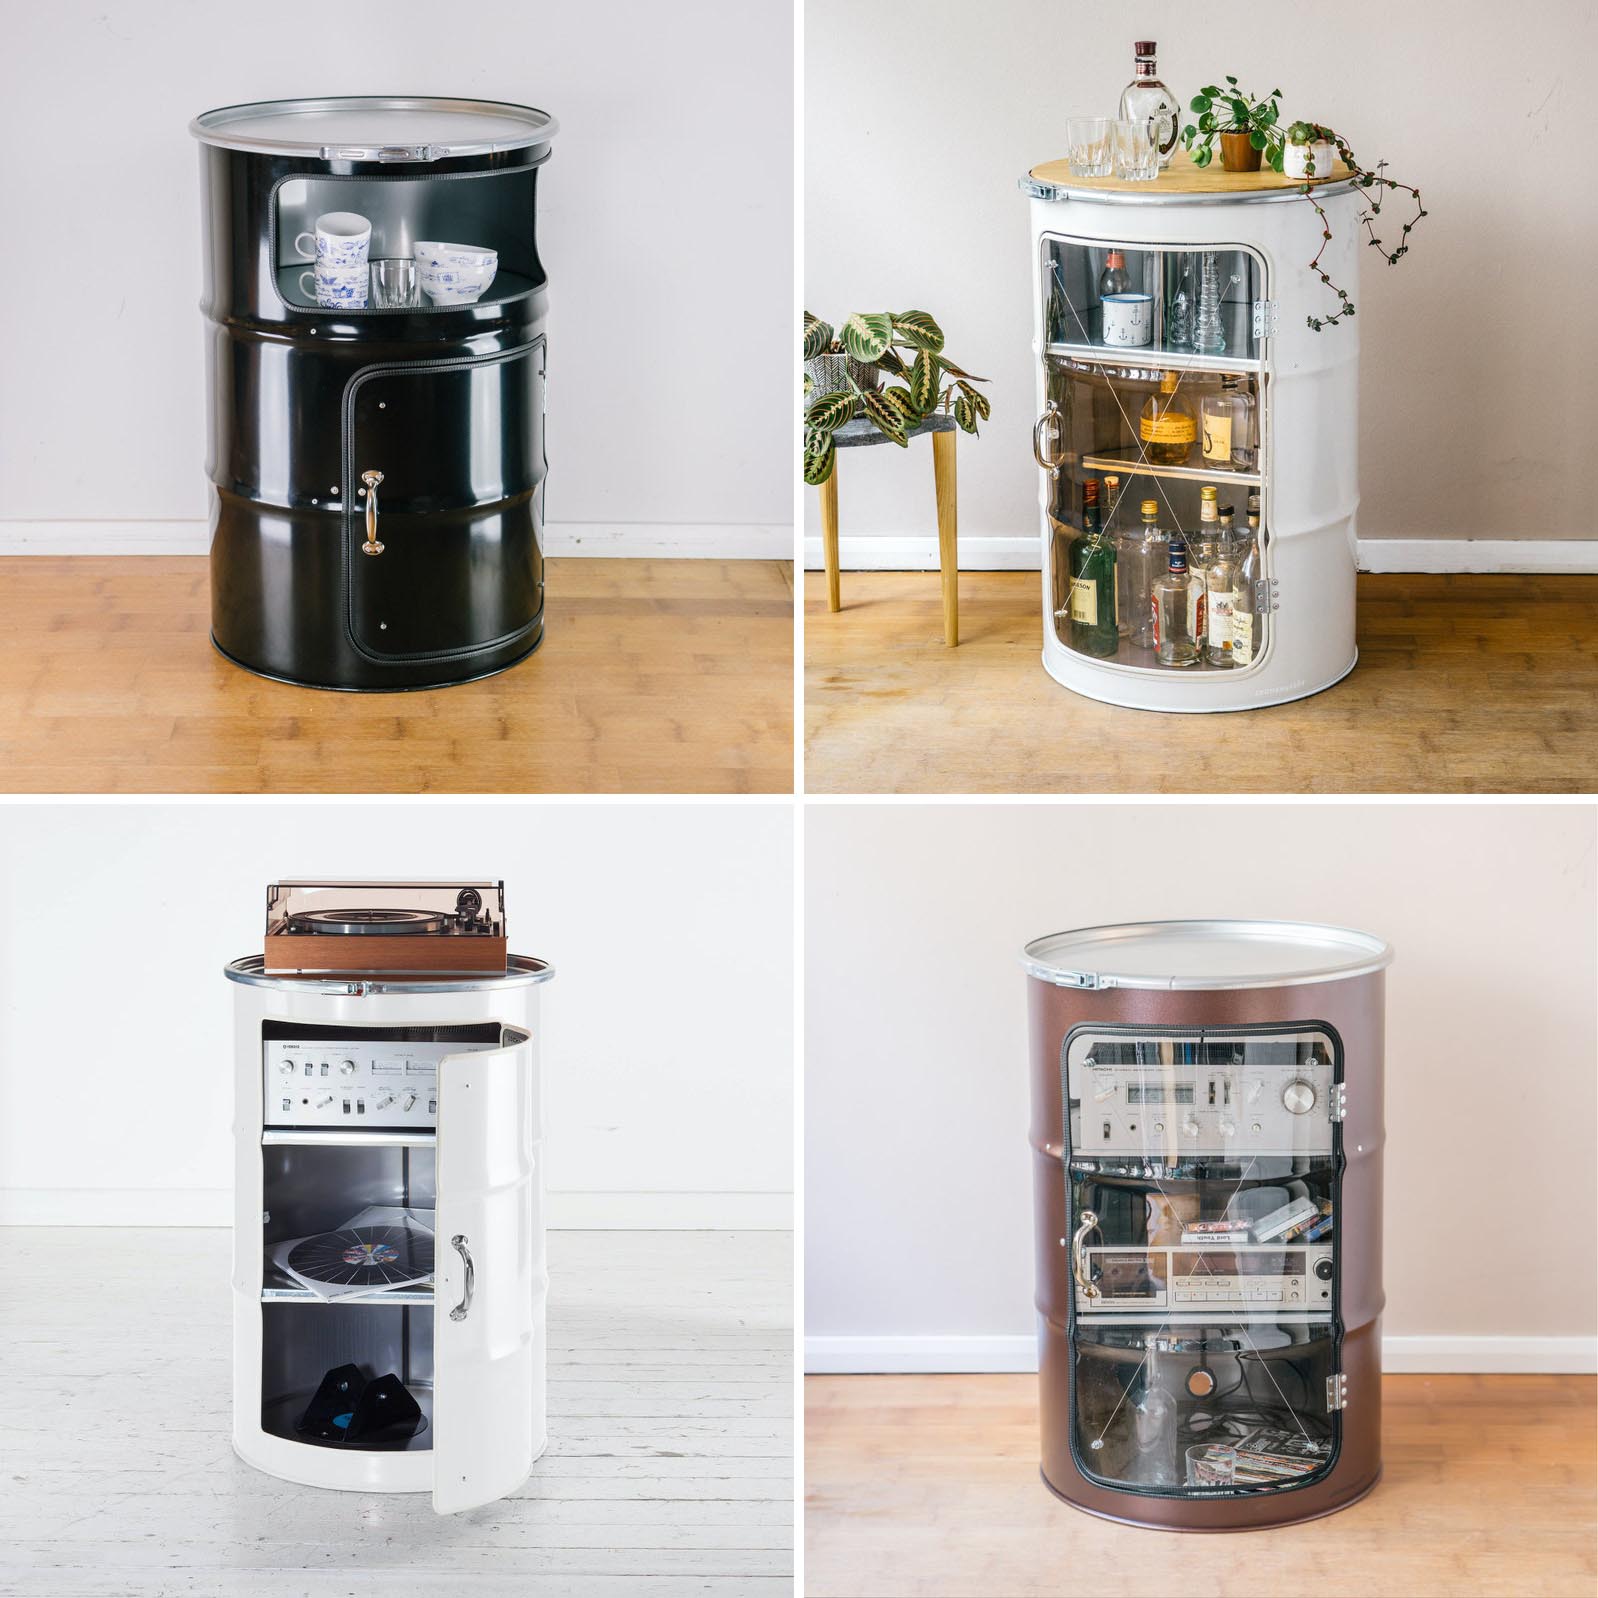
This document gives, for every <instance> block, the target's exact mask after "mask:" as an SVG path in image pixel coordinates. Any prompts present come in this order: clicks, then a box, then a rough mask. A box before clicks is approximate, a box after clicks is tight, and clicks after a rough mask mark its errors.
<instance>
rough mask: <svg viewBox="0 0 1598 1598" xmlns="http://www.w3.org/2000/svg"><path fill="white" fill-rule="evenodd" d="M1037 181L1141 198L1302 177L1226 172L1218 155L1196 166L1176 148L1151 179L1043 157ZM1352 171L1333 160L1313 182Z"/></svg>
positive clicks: (1298, 184) (1282, 185)
mask: <svg viewBox="0 0 1598 1598" xmlns="http://www.w3.org/2000/svg"><path fill="white" fill-rule="evenodd" d="M1031 175H1032V176H1033V177H1034V178H1035V179H1036V180H1037V181H1038V182H1039V183H1055V184H1058V185H1059V186H1060V187H1061V188H1062V189H1079V190H1081V191H1083V192H1084V193H1099V194H1106V195H1109V194H1125V195H1128V196H1132V197H1135V198H1137V199H1143V200H1157V199H1161V198H1163V197H1164V196H1166V195H1171V196H1176V195H1237V196H1238V197H1239V198H1248V197H1250V196H1253V195H1265V194H1270V195H1274V194H1279V193H1281V192H1282V191H1283V190H1284V189H1286V190H1291V189H1301V188H1303V186H1304V183H1305V179H1303V178H1289V177H1284V176H1283V175H1282V174H1281V173H1280V172H1273V171H1272V170H1271V169H1270V168H1269V167H1261V169H1260V170H1259V171H1258V172H1228V171H1227V170H1226V169H1225V168H1224V167H1223V166H1222V165H1221V160H1220V155H1219V153H1217V155H1216V158H1215V160H1214V161H1213V162H1211V164H1210V165H1209V166H1195V165H1194V164H1193V157H1192V156H1190V155H1189V154H1188V153H1187V151H1186V150H1184V149H1181V148H1180V147H1178V149H1177V150H1176V151H1175V153H1174V154H1173V155H1172V156H1171V164H1170V165H1169V166H1168V167H1166V168H1165V170H1164V171H1163V172H1161V173H1160V175H1159V176H1158V177H1157V178H1155V179H1154V180H1153V181H1152V182H1137V181H1136V180H1134V179H1132V178H1118V177H1107V178H1079V177H1077V176H1075V175H1074V174H1073V173H1072V171H1071V165H1070V163H1069V162H1068V161H1045V162H1044V163H1043V165H1042V166H1035V167H1033V168H1032V174H1031ZM1352 176H1353V174H1352V173H1351V172H1350V171H1349V169H1348V168H1347V167H1346V166H1345V165H1344V164H1343V163H1342V162H1341V161H1337V162H1334V163H1333V166H1332V170H1331V171H1330V172H1328V173H1327V174H1326V176H1325V177H1324V178H1316V179H1314V182H1315V183H1317V184H1321V183H1341V182H1344V181H1345V180H1346V179H1348V178H1350V177H1352Z"/></svg>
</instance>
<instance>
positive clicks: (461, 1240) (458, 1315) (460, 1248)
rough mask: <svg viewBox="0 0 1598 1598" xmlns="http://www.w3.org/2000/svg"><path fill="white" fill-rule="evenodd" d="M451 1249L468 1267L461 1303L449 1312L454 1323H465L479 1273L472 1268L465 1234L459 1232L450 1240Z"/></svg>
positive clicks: (470, 1254) (470, 1252)
mask: <svg viewBox="0 0 1598 1598" xmlns="http://www.w3.org/2000/svg"><path fill="white" fill-rule="evenodd" d="M449 1241H450V1247H451V1248H453V1249H454V1250H455V1251H456V1253H458V1254H459V1255H460V1257H461V1259H462V1260H463V1261H464V1263H465V1265H466V1291H465V1292H464V1293H463V1294H462V1295H461V1301H460V1303H458V1304H457V1305H456V1306H455V1308H454V1309H452V1310H451V1311H450V1312H449V1318H450V1319H451V1320H452V1321H463V1320H465V1319H466V1316H467V1313H468V1312H469V1311H470V1309H471V1307H472V1292H473V1290H474V1289H475V1288H476V1286H477V1272H476V1271H475V1270H474V1269H473V1268H472V1251H471V1250H470V1249H469V1248H467V1246H466V1238H465V1236H464V1234H462V1233H460V1232H457V1233H456V1234H455V1235H454V1237H452V1238H451V1239H450V1240H449Z"/></svg>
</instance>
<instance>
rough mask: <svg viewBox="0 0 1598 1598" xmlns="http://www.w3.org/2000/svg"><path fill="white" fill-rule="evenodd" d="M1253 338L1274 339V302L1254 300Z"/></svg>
mask: <svg viewBox="0 0 1598 1598" xmlns="http://www.w3.org/2000/svg"><path fill="white" fill-rule="evenodd" d="M1254 337H1255V338H1275V337H1276V301H1275V300H1255V302H1254Z"/></svg>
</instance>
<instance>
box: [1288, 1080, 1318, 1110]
mask: <svg viewBox="0 0 1598 1598" xmlns="http://www.w3.org/2000/svg"><path fill="white" fill-rule="evenodd" d="M1282 1107H1283V1108H1284V1109H1285V1110H1287V1112H1288V1113H1289V1114H1290V1115H1307V1114H1308V1113H1309V1112H1310V1111H1311V1110H1313V1109H1314V1108H1315V1089H1314V1088H1312V1087H1311V1086H1310V1085H1309V1083H1308V1082H1305V1081H1304V1080H1303V1079H1302V1078H1300V1079H1299V1080H1297V1081H1293V1082H1289V1083H1288V1084H1287V1086H1286V1087H1285V1088H1283V1089H1282Z"/></svg>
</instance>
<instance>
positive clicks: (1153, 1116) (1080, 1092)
mask: <svg viewBox="0 0 1598 1598" xmlns="http://www.w3.org/2000/svg"><path fill="white" fill-rule="evenodd" d="M1267 1042H1268V1043H1269V1044H1270V1047H1269V1048H1268V1049H1267V1048H1266V1047H1261V1046H1258V1045H1256V1044H1254V1043H1253V1041H1252V1040H1250V1041H1248V1042H1246V1043H1245V1042H1240V1043H1238V1044H1232V1043H1223V1044H1212V1043H1203V1044H1192V1043H1181V1042H1177V1043H1171V1042H1169V1041H1166V1040H1149V1041H1146V1042H1145V1041H1136V1042H1129V1041H1125V1040H1114V1041H1112V1040H1108V1039H1105V1038H1092V1039H1088V1040H1085V1042H1084V1046H1083V1047H1081V1048H1080V1049H1079V1048H1078V1047H1073V1048H1072V1050H1071V1058H1070V1060H1069V1061H1068V1063H1067V1067H1066V1091H1067V1094H1068V1097H1069V1098H1070V1100H1071V1152H1072V1153H1073V1154H1085V1155H1099V1154H1104V1155H1128V1154H1130V1155H1136V1156H1138V1157H1139V1158H1142V1159H1146V1160H1158V1161H1164V1162H1166V1163H1170V1162H1173V1161H1176V1160H1184V1159H1189V1158H1193V1157H1204V1156H1208V1157H1216V1156H1219V1157H1222V1158H1226V1159H1235V1158H1238V1157H1239V1156H1246V1155H1250V1154H1286V1155H1316V1154H1330V1153H1331V1151H1332V1111H1333V1102H1334V1097H1333V1083H1332V1062H1331V1058H1330V1055H1329V1052H1328V1051H1327V1050H1326V1049H1325V1048H1324V1047H1323V1046H1320V1045H1318V1044H1317V1045H1315V1046H1312V1047H1307V1048H1306V1047H1301V1046H1299V1045H1296V1044H1294V1043H1292V1042H1291V1041H1289V1042H1286V1043H1285V1044H1284V1043H1281V1042H1277V1041H1276V1040H1267ZM1273 1055H1274V1056H1275V1058H1273V1057H1272V1056H1273Z"/></svg>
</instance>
